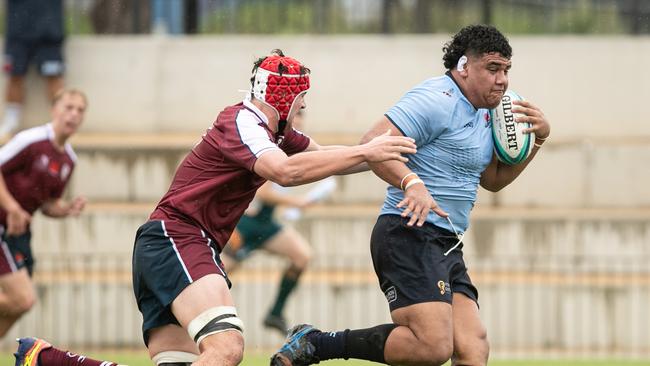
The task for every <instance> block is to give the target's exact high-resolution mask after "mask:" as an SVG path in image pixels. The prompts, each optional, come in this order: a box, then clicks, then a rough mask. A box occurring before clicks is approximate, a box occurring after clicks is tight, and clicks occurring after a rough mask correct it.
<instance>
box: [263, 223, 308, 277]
mask: <svg viewBox="0 0 650 366" xmlns="http://www.w3.org/2000/svg"><path fill="white" fill-rule="evenodd" d="M264 250H267V251H268V252H270V253H273V254H277V255H282V256H284V257H287V258H289V260H290V261H291V263H293V264H294V265H296V266H297V267H299V268H304V267H306V266H307V263H308V262H309V260H310V259H311V248H310V247H309V243H307V240H305V238H303V237H302V235H300V234H299V233H298V232H297V231H296V230H295V229H293V228H291V227H283V228H282V230H280V231H279V232H278V233H277V234H275V235H273V237H271V239H269V240H268V242H267V243H265V244H264Z"/></svg>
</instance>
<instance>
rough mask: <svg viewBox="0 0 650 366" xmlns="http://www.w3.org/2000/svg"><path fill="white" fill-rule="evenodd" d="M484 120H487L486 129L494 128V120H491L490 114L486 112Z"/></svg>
mask: <svg viewBox="0 0 650 366" xmlns="http://www.w3.org/2000/svg"><path fill="white" fill-rule="evenodd" d="M483 119H484V120H485V128H488V127H490V126H492V120H491V119H490V114H489V113H487V112H485V114H484V115H483Z"/></svg>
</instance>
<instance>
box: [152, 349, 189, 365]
mask: <svg viewBox="0 0 650 366" xmlns="http://www.w3.org/2000/svg"><path fill="white" fill-rule="evenodd" d="M198 358H199V355H197V354H194V353H190V352H183V351H164V352H159V353H157V354H156V355H155V356H153V357H152V359H151V360H152V361H153V363H154V365H156V366H190V365H191V364H192V362H194V361H196V360H197V359H198Z"/></svg>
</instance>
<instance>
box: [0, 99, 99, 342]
mask: <svg viewBox="0 0 650 366" xmlns="http://www.w3.org/2000/svg"><path fill="white" fill-rule="evenodd" d="M86 107H87V100H86V96H85V95H84V94H83V93H82V92H80V91H78V90H73V89H70V90H62V91H60V92H59V93H58V94H56V96H55V97H54V102H53V104H52V110H51V115H52V121H51V122H50V123H47V124H45V125H42V126H37V127H33V128H30V129H28V130H25V131H22V132H20V133H18V134H17V135H16V136H15V137H13V138H12V139H11V140H10V141H9V142H7V144H5V145H4V146H3V147H2V148H0V170H1V171H2V174H1V175H0V235H1V237H2V242H1V243H0V246H1V247H2V250H1V251H0V289H1V291H0V337H3V336H4V335H5V334H6V333H7V331H8V330H9V328H11V326H12V325H13V324H14V322H16V320H18V319H19V318H20V317H21V316H22V315H23V314H24V313H26V312H27V311H28V310H29V309H30V308H31V307H32V306H33V304H34V302H35V301H36V294H35V291H34V286H33V284H32V281H31V274H32V271H33V266H34V259H33V258H32V250H31V244H30V241H31V232H30V222H31V219H32V215H33V214H34V212H35V211H36V210H38V209H40V210H41V212H42V213H43V214H45V215H47V216H50V217H56V218H59V217H66V216H69V215H73V216H76V215H78V214H79V213H80V212H81V211H82V210H83V208H84V205H85V203H86V200H85V199H84V198H83V197H77V198H75V199H74V200H72V201H70V202H67V201H64V200H63V199H62V198H61V196H62V195H63V191H64V189H65V187H66V185H67V184H68V182H69V181H70V176H71V175H72V171H73V169H74V166H75V163H76V160H77V157H76V155H75V153H74V151H73V150H72V146H70V144H69V143H68V139H69V138H70V137H71V136H72V135H74V134H75V133H76V132H77V130H78V129H79V127H80V126H81V123H82V122H83V118H84V114H85V112H86Z"/></svg>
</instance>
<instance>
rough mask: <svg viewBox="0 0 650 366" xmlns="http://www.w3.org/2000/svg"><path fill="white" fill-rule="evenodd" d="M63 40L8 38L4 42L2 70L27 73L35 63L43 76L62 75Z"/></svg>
mask: <svg viewBox="0 0 650 366" xmlns="http://www.w3.org/2000/svg"><path fill="white" fill-rule="evenodd" d="M62 47H63V41H47V40H17V39H8V40H7V43H6V44H5V60H4V70H5V72H6V73H7V74H9V75H12V76H23V75H25V74H27V71H28V69H29V65H30V63H32V62H33V63H35V64H36V65H37V67H38V72H39V73H40V74H41V75H43V76H60V75H63V72H64V69H65V65H64V63H63V52H62Z"/></svg>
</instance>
